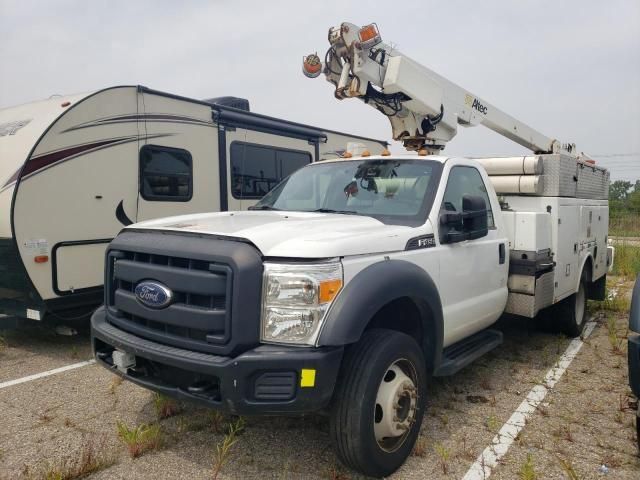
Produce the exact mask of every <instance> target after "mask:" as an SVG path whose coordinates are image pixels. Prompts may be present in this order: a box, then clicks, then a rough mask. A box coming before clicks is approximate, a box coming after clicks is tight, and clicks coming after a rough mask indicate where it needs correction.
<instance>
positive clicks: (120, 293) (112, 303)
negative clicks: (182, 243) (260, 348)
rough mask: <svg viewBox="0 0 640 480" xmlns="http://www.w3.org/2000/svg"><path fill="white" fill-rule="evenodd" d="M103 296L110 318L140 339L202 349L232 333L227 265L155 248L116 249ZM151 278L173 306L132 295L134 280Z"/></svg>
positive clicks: (211, 347)
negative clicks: (142, 300)
mask: <svg viewBox="0 0 640 480" xmlns="http://www.w3.org/2000/svg"><path fill="white" fill-rule="evenodd" d="M110 256H112V257H114V258H115V261H114V263H113V267H112V269H111V275H112V282H111V283H110V285H111V286H112V287H111V288H112V289H113V290H112V291H111V292H109V294H108V295H107V299H108V305H107V307H108V310H109V311H110V312H111V313H112V315H113V317H112V322H113V323H115V324H117V325H118V326H119V327H120V328H122V329H124V330H127V331H129V332H131V333H135V334H136V335H140V336H142V337H144V338H148V339H153V340H156V341H161V342H162V343H165V344H169V345H175V346H179V347H183V348H190V349H194V350H200V351H204V352H210V351H216V347H219V346H220V345H224V344H226V343H227V342H228V341H229V337H230V333H231V332H230V310H231V294H230V292H231V285H232V276H233V275H232V270H231V268H230V267H229V266H227V265H224V264H220V263H216V262H208V261H204V260H198V259H188V258H182V257H176V256H171V255H161V254H157V253H149V254H147V253H141V252H127V251H117V252H111V253H110ZM143 280H155V281H158V282H161V283H162V284H164V285H166V286H167V287H168V288H169V289H170V290H171V291H172V293H173V300H172V303H171V305H169V306H168V307H165V308H162V309H153V308H149V307H147V306H146V305H143V304H142V303H140V302H139V301H138V300H137V298H136V296H135V293H134V292H135V288H136V285H137V284H138V283H139V282H141V281H143Z"/></svg>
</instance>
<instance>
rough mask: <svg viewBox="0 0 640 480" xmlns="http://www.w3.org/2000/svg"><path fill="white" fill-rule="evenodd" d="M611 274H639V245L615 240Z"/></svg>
mask: <svg viewBox="0 0 640 480" xmlns="http://www.w3.org/2000/svg"><path fill="white" fill-rule="evenodd" d="M613 246H614V247H615V254H614V257H613V268H612V270H611V274H612V275H619V276H622V277H626V278H635V277H636V275H639V274H640V247H637V246H635V245H629V244H627V243H625V242H620V243H618V242H616V243H614V244H613Z"/></svg>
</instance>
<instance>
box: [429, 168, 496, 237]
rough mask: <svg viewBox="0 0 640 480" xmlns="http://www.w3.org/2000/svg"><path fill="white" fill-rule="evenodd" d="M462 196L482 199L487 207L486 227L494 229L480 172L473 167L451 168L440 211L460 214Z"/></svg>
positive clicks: (487, 195)
mask: <svg viewBox="0 0 640 480" xmlns="http://www.w3.org/2000/svg"><path fill="white" fill-rule="evenodd" d="M464 195H476V196H481V197H482V198H484V201H485V203H486V205H487V226H488V227H489V228H494V227H495V223H494V220H493V211H492V210H491V202H490V201H489V194H488V193H487V188H486V187H485V185H484V182H483V181H482V176H481V175H480V172H478V170H477V169H475V168H474V167H453V168H452V169H451V172H450V173H449V180H448V182H447V188H446V190H445V191H444V198H443V200H442V207H441V211H446V212H458V213H460V212H462V197H463V196H464Z"/></svg>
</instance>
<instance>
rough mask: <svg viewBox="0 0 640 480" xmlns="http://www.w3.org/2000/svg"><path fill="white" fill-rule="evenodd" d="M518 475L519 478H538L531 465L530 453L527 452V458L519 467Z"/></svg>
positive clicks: (533, 479)
mask: <svg viewBox="0 0 640 480" xmlns="http://www.w3.org/2000/svg"><path fill="white" fill-rule="evenodd" d="M518 475H519V476H520V480H536V479H537V478H538V474H537V473H536V470H535V468H534V466H533V456H531V454H530V453H527V459H526V460H525V462H524V463H523V464H522V466H521V467H520V471H519V472H518Z"/></svg>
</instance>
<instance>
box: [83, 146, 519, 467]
mask: <svg viewBox="0 0 640 480" xmlns="http://www.w3.org/2000/svg"><path fill="white" fill-rule="evenodd" d="M500 212H501V207H500V203H499V201H498V197H497V195H496V193H495V191H494V189H493V187H492V184H491V181H490V180H489V177H488V175H487V173H486V171H485V170H484V169H483V168H482V166H481V165H480V164H479V163H478V162H476V161H474V160H470V159H462V158H447V157H442V156H415V155H414V156H390V155H388V154H387V155H380V156H369V155H366V154H365V156H361V157H348V156H347V157H346V158H339V159H336V160H329V161H324V162H320V163H317V164H312V165H309V166H307V167H304V168H302V169H300V170H299V171H297V172H295V173H294V174H292V175H291V176H290V177H288V178H287V179H285V180H284V181H283V182H282V183H280V184H279V185H278V186H277V187H275V188H274V189H273V190H272V191H271V192H270V193H268V194H267V195H266V196H265V197H264V198H263V199H262V200H261V201H260V202H259V203H258V204H257V205H256V206H255V207H253V209H252V210H251V211H245V212H220V213H210V214H197V215H186V216H179V217H172V218H167V219H162V220H152V221H148V222H143V223H139V224H134V225H132V226H130V227H127V228H125V229H124V230H123V231H122V232H121V233H120V234H119V235H118V236H117V237H116V238H115V239H114V240H113V242H112V243H111V244H110V246H109V248H108V250H107V253H106V278H105V305H104V307H102V308H100V309H99V310H98V311H97V312H96V313H95V314H94V315H93V318H92V341H93V347H94V351H95V354H96V358H97V360H98V362H99V363H101V364H102V365H104V366H105V367H107V368H109V369H111V370H112V371H114V372H115V373H117V374H119V375H121V376H124V377H125V378H127V379H128V380H131V381H133V382H135V383H138V384H139V385H142V386H144V387H147V388H150V389H152V390H155V391H159V392H162V393H164V394H167V395H171V396H174V397H177V398H181V399H188V400H192V401H196V402H199V403H203V404H205V405H208V406H211V407H214V408H217V409H221V410H225V411H228V412H231V413H235V414H290V413H306V412H314V411H323V412H328V413H329V416H330V424H331V432H332V436H333V438H334V443H335V444H336V446H337V449H338V450H339V452H342V454H344V455H351V456H352V458H355V459H356V463H355V467H354V468H356V469H358V470H360V471H362V472H364V473H367V474H369V475H374V476H383V475H388V474H389V473H391V472H393V471H394V470H395V469H397V468H398V467H399V466H400V465H401V464H402V462H403V461H404V459H405V458H406V456H407V455H408V454H409V453H410V451H411V449H412V447H413V444H414V442H415V439H416V437H417V435H418V432H419V428H420V424H421V421H422V416H423V414H424V410H425V406H426V398H427V395H428V392H427V378H428V377H429V376H430V375H450V374H453V373H455V372H456V371H458V370H459V369H460V368H462V367H463V366H464V365H466V364H468V363H469V362H470V361H472V360H473V359H475V358H477V357H478V356H480V355H482V354H483V353H485V352H487V351H489V350H491V349H492V348H494V347H495V346H497V345H498V344H500V343H501V339H502V337H501V334H500V332H497V331H494V330H490V329H489V327H490V326H491V325H492V324H493V323H494V322H495V321H496V320H497V319H498V318H499V317H500V316H501V314H502V313H503V312H504V309H505V306H506V303H507V297H508V293H509V292H508V288H507V281H508V274H509V254H508V243H509V239H508V237H507V231H506V229H505V226H504V224H503V219H502V215H501V213H500ZM342 454H341V456H342ZM358 459H359V460H358Z"/></svg>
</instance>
